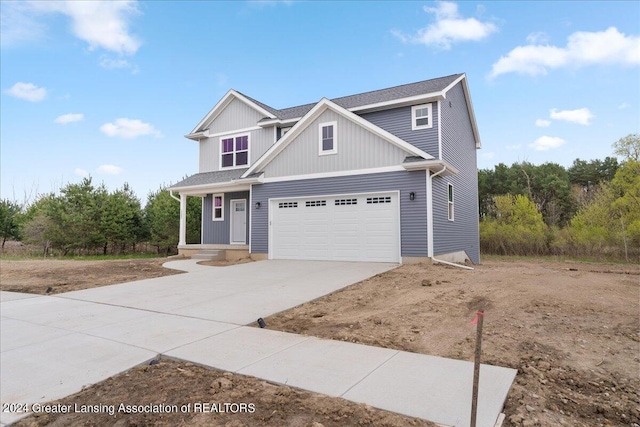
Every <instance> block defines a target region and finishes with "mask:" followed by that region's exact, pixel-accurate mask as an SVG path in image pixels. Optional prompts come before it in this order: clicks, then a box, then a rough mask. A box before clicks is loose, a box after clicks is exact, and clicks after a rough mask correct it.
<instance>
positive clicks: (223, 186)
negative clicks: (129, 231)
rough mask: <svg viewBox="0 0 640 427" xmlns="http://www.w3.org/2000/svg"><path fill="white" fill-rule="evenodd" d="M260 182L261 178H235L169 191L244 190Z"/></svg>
mask: <svg viewBox="0 0 640 427" xmlns="http://www.w3.org/2000/svg"><path fill="white" fill-rule="evenodd" d="M258 183H262V178H249V179H242V180H240V179H237V180H233V181H229V182H220V183H216V184H200V185H189V186H185V187H171V188H170V189H171V191H175V192H176V193H180V194H187V195H190V196H191V195H206V194H209V193H219V192H229V191H246V190H249V188H250V187H251V184H258Z"/></svg>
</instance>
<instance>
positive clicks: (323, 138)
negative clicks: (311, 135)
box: [318, 122, 338, 156]
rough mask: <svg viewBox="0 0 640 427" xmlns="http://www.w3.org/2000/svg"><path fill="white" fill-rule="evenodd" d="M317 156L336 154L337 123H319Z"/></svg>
mask: <svg viewBox="0 0 640 427" xmlns="http://www.w3.org/2000/svg"><path fill="white" fill-rule="evenodd" d="M319 128H320V129H319V130H320V138H319V141H318V146H319V147H318V154H320V155H321V156H322V155H325V154H336V153H337V152H338V138H337V132H336V131H337V128H338V123H337V122H328V123H320V125H319Z"/></svg>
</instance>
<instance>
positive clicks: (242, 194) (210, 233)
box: [202, 191, 249, 245]
mask: <svg viewBox="0 0 640 427" xmlns="http://www.w3.org/2000/svg"><path fill="white" fill-rule="evenodd" d="M232 199H246V201H247V209H246V211H245V212H246V214H247V218H246V219H247V240H248V239H249V192H248V191H237V192H232V193H224V220H223V221H214V220H213V195H212V194H207V196H206V197H205V198H204V199H203V201H202V243H203V244H218V245H228V244H229V239H230V237H231V200H232Z"/></svg>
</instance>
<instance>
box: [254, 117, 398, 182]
mask: <svg viewBox="0 0 640 427" xmlns="http://www.w3.org/2000/svg"><path fill="white" fill-rule="evenodd" d="M328 122H332V123H335V138H336V139H335V141H336V147H337V153H336V154H330V155H319V144H320V124H322V123H328ZM406 156H407V152H406V151H405V150H403V149H401V148H399V147H397V146H396V145H393V144H391V143H389V142H388V141H387V140H385V139H383V138H382V137H380V136H379V135H376V134H375V133H373V132H372V131H370V130H369V129H366V128H364V127H362V126H360V125H359V124H357V123H354V122H353V121H351V120H349V119H348V118H346V117H344V116H343V115H341V114H339V113H337V112H336V111H334V110H332V109H326V110H325V111H324V112H322V113H321V114H320V115H319V116H318V117H317V118H315V119H314V120H311V121H310V122H309V123H308V125H307V126H306V127H305V129H304V130H302V131H301V132H300V133H299V134H298V135H297V136H296V137H295V139H293V140H292V141H291V142H290V143H289V144H288V145H287V146H286V148H284V149H283V150H282V151H281V152H280V154H278V156H277V157H275V158H274V159H273V160H272V161H271V162H270V163H269V164H267V165H266V166H265V167H264V169H263V170H262V171H263V172H264V177H265V178H275V177H281V176H291V175H307V174H316V173H329V172H338V171H346V170H358V169H370V168H381V167H387V166H398V165H400V164H402V162H403V161H404V159H405V157H406Z"/></svg>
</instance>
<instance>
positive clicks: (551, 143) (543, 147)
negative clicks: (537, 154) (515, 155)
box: [529, 136, 566, 151]
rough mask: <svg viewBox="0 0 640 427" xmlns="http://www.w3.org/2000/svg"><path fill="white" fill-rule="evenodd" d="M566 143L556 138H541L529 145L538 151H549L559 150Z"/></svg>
mask: <svg viewBox="0 0 640 427" xmlns="http://www.w3.org/2000/svg"><path fill="white" fill-rule="evenodd" d="M565 142H566V141H565V140H564V139H562V138H558V137H556V136H541V137H540V138H538V139H536V140H535V141H533V142H532V143H531V144H529V147H531V148H533V149H534V150H536V151H549V150H551V149H552V148H558V147H560V146H561V145H563V144H564V143H565Z"/></svg>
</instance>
